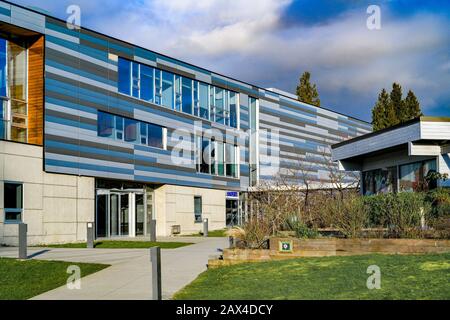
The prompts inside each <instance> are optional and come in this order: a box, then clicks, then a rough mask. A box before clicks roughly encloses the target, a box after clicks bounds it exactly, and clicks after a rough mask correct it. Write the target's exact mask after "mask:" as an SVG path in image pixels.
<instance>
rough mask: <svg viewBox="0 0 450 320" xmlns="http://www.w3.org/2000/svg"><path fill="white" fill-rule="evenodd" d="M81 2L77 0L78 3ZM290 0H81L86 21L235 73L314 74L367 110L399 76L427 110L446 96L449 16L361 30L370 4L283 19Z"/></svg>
mask: <svg viewBox="0 0 450 320" xmlns="http://www.w3.org/2000/svg"><path fill="white" fill-rule="evenodd" d="M79 2H80V1H79ZM291 2H292V1H291V0H245V1H229V0H170V1H168V0H140V1H130V2H128V3H127V4H126V5H123V4H122V5H120V10H117V9H112V8H118V7H119V4H120V2H119V1H115V0H114V1H107V2H106V1H105V2H103V1H85V0H81V8H82V10H83V12H84V15H85V17H86V16H87V17H88V19H89V20H88V21H87V23H89V26H90V27H92V28H94V29H97V30H99V31H101V32H103V33H106V34H109V35H112V36H115V37H118V38H121V39H124V40H127V41H129V42H132V43H136V44H139V45H142V46H144V47H147V48H149V49H152V50H155V51H158V52H161V53H164V54H167V55H170V56H173V57H176V58H179V59H183V60H187V61H189V62H192V63H194V64H197V65H200V66H203V67H206V68H208V69H211V70H213V71H217V72H220V73H223V74H226V75H229V76H231V77H234V78H238V79H241V80H244V81H248V82H251V83H255V84H257V85H261V86H267V87H269V86H270V87H277V86H278V87H280V88H281V89H284V90H288V91H293V90H294V88H295V85H296V83H297V80H298V76H299V74H300V73H301V72H303V71H304V70H309V71H311V72H312V75H313V80H314V81H316V82H317V84H318V87H319V92H320V93H321V96H322V101H323V102H324V103H325V105H326V106H327V107H331V108H333V107H334V108H335V109H337V110H339V111H341V112H344V113H350V114H353V115H357V116H366V118H367V115H368V114H369V113H370V107H371V106H372V104H373V102H374V101H375V99H376V97H377V94H378V92H379V90H380V89H381V88H382V87H390V86H391V84H392V82H394V81H397V82H400V83H401V84H402V85H403V87H404V90H405V91H406V90H408V89H413V90H414V91H415V92H416V94H418V96H419V99H420V100H421V102H422V105H423V106H424V107H425V109H426V108H429V109H430V110H431V109H432V108H434V107H436V106H437V104H438V103H439V102H442V101H447V102H448V101H450V94H449V93H448V92H447V91H448V87H449V85H450V74H449V72H448V70H449V62H448V61H449V60H448V59H449V56H448V52H449V48H450V32H449V30H450V28H449V27H448V26H449V21H448V18H443V17H440V16H439V15H436V14H418V15H415V16H409V17H407V18H396V17H395V16H390V15H389V12H387V9H383V13H382V19H383V20H382V29H381V30H374V31H370V30H368V29H367V28H366V18H367V16H368V15H367V14H366V10H365V8H361V10H358V11H356V10H354V11H349V12H346V13H345V14H343V15H339V16H337V17H336V19H335V20H331V21H327V23H326V24H318V25H313V26H309V25H306V24H300V23H299V24H298V25H292V24H290V25H287V26H286V25H285V24H284V23H283V22H284V21H283V20H282V19H283V13H284V11H285V10H286V9H287V8H288V6H289V5H290V4H291Z"/></svg>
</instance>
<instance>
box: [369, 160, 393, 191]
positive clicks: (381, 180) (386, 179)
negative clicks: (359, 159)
mask: <svg viewBox="0 0 450 320" xmlns="http://www.w3.org/2000/svg"><path fill="white" fill-rule="evenodd" d="M396 191H397V167H390V168H385V169H377V170H371V171H366V172H363V193H364V195H372V194H378V193H389V192H396Z"/></svg>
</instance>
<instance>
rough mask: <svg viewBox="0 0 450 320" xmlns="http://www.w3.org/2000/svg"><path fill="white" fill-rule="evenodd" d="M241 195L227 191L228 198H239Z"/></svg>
mask: <svg viewBox="0 0 450 320" xmlns="http://www.w3.org/2000/svg"><path fill="white" fill-rule="evenodd" d="M238 197H239V193H238V192H237V191H227V198H238Z"/></svg>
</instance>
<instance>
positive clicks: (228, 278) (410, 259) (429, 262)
mask: <svg viewBox="0 0 450 320" xmlns="http://www.w3.org/2000/svg"><path fill="white" fill-rule="evenodd" d="M370 265H377V266H379V267H380V270H381V289H378V290H377V289H372V290H369V289H367V285H366V281H367V279H368V277H369V276H370V275H369V274H367V273H366V271H367V267H368V266H370ZM449 283H450V253H444V254H430V255H363V256H348V257H324V258H302V259H295V260H282V261H270V262H258V263H245V264H239V265H233V266H226V267H221V268H217V269H209V270H207V271H205V272H204V273H202V274H201V275H200V276H199V277H198V278H197V279H196V280H194V281H193V282H192V283H191V284H189V285H188V286H186V287H185V288H183V289H182V290H181V291H179V292H178V293H177V294H176V295H175V297H174V299H179V300H181V299H193V300H197V299H199V300H204V299H209V300H231V299H233V300H246V299H270V300H274V299H298V300H300V299H312V300H323V299H376V300H380V299H446V300H448V299H450V285H449Z"/></svg>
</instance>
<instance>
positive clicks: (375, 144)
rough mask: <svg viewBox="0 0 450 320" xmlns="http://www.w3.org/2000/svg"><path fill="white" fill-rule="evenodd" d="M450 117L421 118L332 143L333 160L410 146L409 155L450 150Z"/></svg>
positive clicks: (441, 152) (348, 158) (432, 153)
mask: <svg viewBox="0 0 450 320" xmlns="http://www.w3.org/2000/svg"><path fill="white" fill-rule="evenodd" d="M449 143H450V118H437V117H420V118H417V119H414V120H412V121H409V122H407V123H404V124H402V125H397V126H394V127H391V128H387V129H384V130H380V131H376V132H372V133H369V134H366V135H362V136H359V137H356V138H354V139H350V140H347V141H343V142H341V143H338V144H335V145H333V146H332V159H333V160H334V161H348V160H352V159H356V158H362V157H366V156H369V155H373V154H374V153H382V152H384V151H387V150H392V149H395V148H403V147H406V146H407V150H408V155H410V156H413V155H421V156H423V155H427V156H428V155H429V156H433V155H436V156H437V155H440V154H444V153H449V149H450V147H449Z"/></svg>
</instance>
